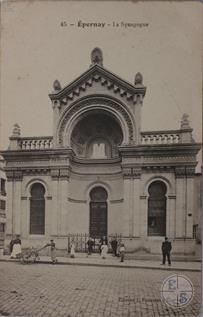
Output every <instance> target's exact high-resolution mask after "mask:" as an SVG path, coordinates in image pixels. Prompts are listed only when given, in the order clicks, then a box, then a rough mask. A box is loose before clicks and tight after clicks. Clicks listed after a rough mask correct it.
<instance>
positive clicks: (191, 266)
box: [0, 253, 201, 272]
mask: <svg viewBox="0 0 203 317" xmlns="http://www.w3.org/2000/svg"><path fill="white" fill-rule="evenodd" d="M57 260H58V262H57V265H83V266H102V267H125V268H143V269H155V270H168V271H174V270H175V271H192V272H201V262H178V261H175V262H172V265H171V266H168V264H166V265H161V257H160V261H149V260H131V259H130V260H128V259H126V260H125V261H124V262H120V258H117V257H113V256H112V255H111V254H109V255H108V257H107V258H106V259H102V258H101V257H100V255H99V254H92V255H90V256H88V257H87V254H85V253H76V257H75V258H74V259H72V258H70V257H68V256H67V257H57ZM0 261H6V262H19V260H16V259H10V256H9V255H3V256H1V257H0ZM50 262H51V260H50V257H48V256H40V260H39V261H38V263H43V264H49V263H50Z"/></svg>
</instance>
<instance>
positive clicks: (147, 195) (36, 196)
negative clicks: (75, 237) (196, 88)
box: [3, 49, 200, 254]
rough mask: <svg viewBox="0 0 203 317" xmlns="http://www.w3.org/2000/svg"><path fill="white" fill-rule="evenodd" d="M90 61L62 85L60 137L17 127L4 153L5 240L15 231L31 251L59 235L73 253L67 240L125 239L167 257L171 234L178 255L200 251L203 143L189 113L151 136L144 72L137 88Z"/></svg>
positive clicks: (97, 54)
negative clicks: (164, 245)
mask: <svg viewBox="0 0 203 317" xmlns="http://www.w3.org/2000/svg"><path fill="white" fill-rule="evenodd" d="M91 61H92V64H91V67H90V68H89V69H88V70H87V71H86V72H85V73H83V74H82V75H81V76H80V77H78V78H77V79H76V80H75V81H73V82H72V83H70V84H69V85H68V86H66V87H64V88H61V85H60V83H59V81H57V80H56V81H55V82H54V91H53V92H52V93H51V94H50V95H49V97H50V99H51V102H52V107H53V117H54V129H53V136H45V137H22V136H21V132H20V127H19V126H18V125H17V124H16V125H15V127H14V130H13V135H12V136H11V137H10V146H9V149H8V150H7V151H4V152H3V156H4V158H5V161H6V175H7V180H8V184H7V193H8V206H7V229H6V239H7V243H8V242H9V241H10V239H11V237H12V236H13V235H14V234H20V235H21V238H22V242H23V245H24V246H28V245H35V246H39V245H43V244H44V243H45V242H47V241H48V240H49V239H50V237H52V238H54V239H55V241H56V244H57V247H58V248H60V249H66V247H67V235H68V234H69V233H88V234H90V235H91V236H92V237H96V238H99V237H101V236H106V235H110V234H113V235H114V234H121V235H122V237H123V239H124V240H125V244H126V247H127V250H130V251H137V250H140V249H143V250H146V252H151V253H159V252H160V245H161V242H162V241H163V237H164V236H166V235H167V236H168V237H169V238H170V239H172V240H173V252H174V253H184V254H191V253H193V252H194V249H195V239H193V238H194V225H196V224H197V223H196V221H198V220H197V219H198V216H197V215H196V209H195V208H194V203H195V201H196V200H195V195H196V194H197V193H196V191H195V187H194V181H195V167H196V165H197V161H196V155H197V153H198V151H199V150H200V144H198V143H195V141H194V139H193V137H192V129H191V127H190V125H189V121H188V116H187V115H186V114H184V115H183V117H182V120H181V125H180V128H179V129H177V130H170V131H146V132H143V131H142V130H141V117H142V116H141V111H142V107H143V104H142V103H143V98H144V96H145V92H146V87H145V86H144V85H143V79H142V75H141V74H140V73H137V74H136V76H135V82H134V84H130V83H128V82H126V81H125V80H123V79H121V78H120V77H118V76H117V75H115V74H113V73H112V72H110V71H108V70H106V69H105V68H104V67H103V57H102V52H101V50H100V49H94V50H93V51H92V54H91ZM150 111H153V110H152V109H151V110H150ZM36 129H37V124H36ZM194 221H195V222H194Z"/></svg>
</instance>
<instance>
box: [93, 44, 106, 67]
mask: <svg viewBox="0 0 203 317" xmlns="http://www.w3.org/2000/svg"><path fill="white" fill-rule="evenodd" d="M91 62H92V64H91V66H93V65H95V64H98V65H100V66H103V53H102V50H101V49H100V48H98V47H96V48H94V49H93V50H92V52H91Z"/></svg>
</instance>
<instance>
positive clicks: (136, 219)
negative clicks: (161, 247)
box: [131, 168, 141, 237]
mask: <svg viewBox="0 0 203 317" xmlns="http://www.w3.org/2000/svg"><path fill="white" fill-rule="evenodd" d="M132 174H133V184H132V185H133V186H132V197H131V199H132V202H133V236H135V237H139V236H140V220H141V210H140V177H141V169H140V168H133V169H132Z"/></svg>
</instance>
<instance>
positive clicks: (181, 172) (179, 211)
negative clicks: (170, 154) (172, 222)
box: [175, 167, 186, 238]
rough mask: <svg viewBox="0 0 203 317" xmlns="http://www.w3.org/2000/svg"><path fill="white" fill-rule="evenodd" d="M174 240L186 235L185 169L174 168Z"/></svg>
mask: <svg viewBox="0 0 203 317" xmlns="http://www.w3.org/2000/svg"><path fill="white" fill-rule="evenodd" d="M175 174H176V238H182V237H185V234H186V227H185V225H186V218H185V208H186V177H185V167H176V169H175Z"/></svg>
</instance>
